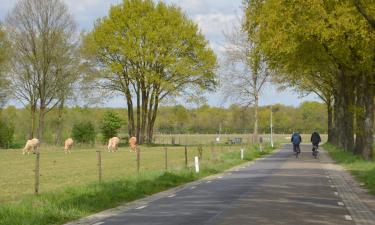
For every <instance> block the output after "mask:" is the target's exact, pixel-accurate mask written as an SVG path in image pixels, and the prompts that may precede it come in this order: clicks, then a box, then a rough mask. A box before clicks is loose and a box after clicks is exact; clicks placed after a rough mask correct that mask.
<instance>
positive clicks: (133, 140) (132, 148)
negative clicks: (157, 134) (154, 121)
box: [129, 137, 137, 152]
mask: <svg viewBox="0 0 375 225" xmlns="http://www.w3.org/2000/svg"><path fill="white" fill-rule="evenodd" d="M129 146H130V151H133V152H135V151H136V150H137V138H136V137H131V138H130V139H129Z"/></svg>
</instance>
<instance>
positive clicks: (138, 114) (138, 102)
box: [135, 83, 142, 144]
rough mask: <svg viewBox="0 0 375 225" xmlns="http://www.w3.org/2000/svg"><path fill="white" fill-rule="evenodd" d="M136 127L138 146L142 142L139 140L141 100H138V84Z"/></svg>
mask: <svg viewBox="0 0 375 225" xmlns="http://www.w3.org/2000/svg"><path fill="white" fill-rule="evenodd" d="M136 92H137V126H136V128H135V129H136V134H135V135H136V138H137V142H138V144H142V140H140V128H141V99H140V87H139V83H138V84H137V90H136Z"/></svg>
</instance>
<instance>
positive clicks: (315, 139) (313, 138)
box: [311, 131, 322, 151]
mask: <svg viewBox="0 0 375 225" xmlns="http://www.w3.org/2000/svg"><path fill="white" fill-rule="evenodd" d="M321 141H322V139H321V138H320V135H319V133H318V132H316V131H314V132H313V133H312V134H311V143H312V145H313V151H314V146H315V147H316V149H318V148H319V143H320V142H321Z"/></svg>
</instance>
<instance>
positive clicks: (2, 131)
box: [0, 120, 14, 148]
mask: <svg viewBox="0 0 375 225" xmlns="http://www.w3.org/2000/svg"><path fill="white" fill-rule="evenodd" d="M13 135H14V126H13V125H11V124H8V123H7V122H5V121H2V120H0V148H9V147H10V146H11V145H12V143H13Z"/></svg>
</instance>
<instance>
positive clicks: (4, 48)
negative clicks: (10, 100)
mask: <svg viewBox="0 0 375 225" xmlns="http://www.w3.org/2000/svg"><path fill="white" fill-rule="evenodd" d="M8 58H9V41H8V40H7V37H6V32H5V30H4V29H3V26H2V24H1V23H0V109H1V108H2V107H3V106H4V105H5V103H6V99H7V97H8V95H9V89H8V86H9V85H8V83H9V81H8V80H7V79H6V77H5V72H6V71H7V68H6V67H7V66H6V65H7V62H8Z"/></svg>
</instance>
